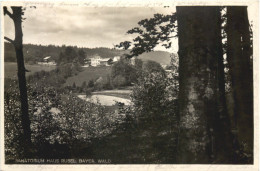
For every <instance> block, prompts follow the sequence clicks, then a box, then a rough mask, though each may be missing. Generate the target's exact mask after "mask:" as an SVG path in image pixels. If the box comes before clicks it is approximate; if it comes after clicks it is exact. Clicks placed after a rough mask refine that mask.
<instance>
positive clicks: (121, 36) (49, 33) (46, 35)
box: [5, 7, 177, 50]
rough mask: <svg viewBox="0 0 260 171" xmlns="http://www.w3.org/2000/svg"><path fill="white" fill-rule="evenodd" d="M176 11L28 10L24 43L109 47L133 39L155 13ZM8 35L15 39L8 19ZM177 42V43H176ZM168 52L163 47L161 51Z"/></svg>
mask: <svg viewBox="0 0 260 171" xmlns="http://www.w3.org/2000/svg"><path fill="white" fill-rule="evenodd" d="M173 12H175V8H158V7H157V8H148V7H146V8H145V7H140V8H136V7H127V8H123V7H121V8H120V7H103V8H102V7H97V8H95V7H73V8H68V7H54V8H51V7H37V8H36V9H34V8H27V9H26V10H25V15H24V17H25V18H26V20H25V21H24V22H23V33H24V43H32V44H42V45H49V44H55V45H62V44H65V45H77V46H80V47H90V48H94V47H109V48H112V47H113V44H114V45H115V44H118V43H119V42H121V41H125V40H132V39H133V38H134V35H127V34H126V32H127V30H129V29H131V28H133V27H136V26H137V22H138V21H140V20H142V19H145V18H151V17H153V15H154V14H155V13H162V14H172V13H173ZM5 36H8V37H10V38H13V37H14V28H13V23H12V21H11V20H10V19H9V18H8V17H7V16H5ZM176 43H177V41H176ZM157 49H162V50H164V48H163V47H161V48H157Z"/></svg>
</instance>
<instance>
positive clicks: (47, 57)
mask: <svg viewBox="0 0 260 171" xmlns="http://www.w3.org/2000/svg"><path fill="white" fill-rule="evenodd" d="M49 58H51V56H46V57H45V58H43V59H49Z"/></svg>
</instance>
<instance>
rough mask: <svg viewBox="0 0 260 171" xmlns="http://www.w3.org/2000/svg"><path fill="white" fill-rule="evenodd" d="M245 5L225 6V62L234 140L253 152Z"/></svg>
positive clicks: (249, 151)
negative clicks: (232, 107)
mask: <svg viewBox="0 0 260 171" xmlns="http://www.w3.org/2000/svg"><path fill="white" fill-rule="evenodd" d="M251 54H252V48H251V46H250V33H249V22H248V16H247V7H227V61H228V65H229V72H230V75H231V84H232V92H233V99H234V117H235V118H234V120H235V125H236V128H237V134H236V136H237V139H238V142H239V143H240V144H242V143H246V144H247V146H248V148H247V149H245V151H246V152H247V153H250V154H251V155H253V139H254V138H253V126H254V124H253V72H252V68H251V66H250V56H251Z"/></svg>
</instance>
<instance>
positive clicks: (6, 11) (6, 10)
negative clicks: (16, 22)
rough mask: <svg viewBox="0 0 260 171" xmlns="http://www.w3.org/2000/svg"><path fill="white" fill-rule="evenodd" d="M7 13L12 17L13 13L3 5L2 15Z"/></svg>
mask: <svg viewBox="0 0 260 171" xmlns="http://www.w3.org/2000/svg"><path fill="white" fill-rule="evenodd" d="M5 14H7V15H8V16H9V17H10V18H13V14H12V13H10V11H8V9H7V7H4V15H5Z"/></svg>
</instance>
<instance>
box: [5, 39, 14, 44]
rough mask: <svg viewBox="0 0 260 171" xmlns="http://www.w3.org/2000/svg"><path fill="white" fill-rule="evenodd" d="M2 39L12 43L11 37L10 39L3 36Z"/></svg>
mask: <svg viewBox="0 0 260 171" xmlns="http://www.w3.org/2000/svg"><path fill="white" fill-rule="evenodd" d="M4 39H5V40H6V41H8V42H10V43H12V44H14V41H13V40H12V39H10V38H8V37H4Z"/></svg>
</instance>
